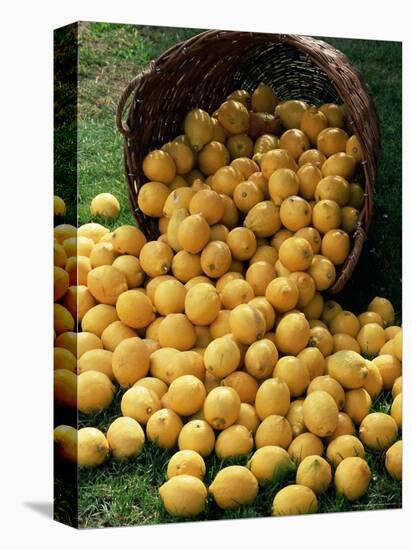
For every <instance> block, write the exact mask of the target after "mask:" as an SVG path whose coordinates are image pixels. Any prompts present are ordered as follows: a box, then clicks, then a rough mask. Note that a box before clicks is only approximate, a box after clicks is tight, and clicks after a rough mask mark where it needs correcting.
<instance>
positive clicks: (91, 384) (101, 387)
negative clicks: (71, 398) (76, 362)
mask: <svg viewBox="0 0 412 550" xmlns="http://www.w3.org/2000/svg"><path fill="white" fill-rule="evenodd" d="M114 392H115V388H114V386H113V384H112V382H111V380H110V378H109V377H108V376H106V375H105V374H103V373H102V372H99V371H93V370H88V371H84V372H82V373H81V374H79V376H78V377H77V406H78V409H79V411H80V412H82V413H84V414H92V413H96V412H99V411H102V410H103V409H106V408H107V407H108V406H109V405H110V404H111V402H112V401H113V396H114Z"/></svg>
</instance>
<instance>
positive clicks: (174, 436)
mask: <svg viewBox="0 0 412 550" xmlns="http://www.w3.org/2000/svg"><path fill="white" fill-rule="evenodd" d="M182 427H183V422H182V420H181V418H180V416H179V415H178V414H176V413H175V412H174V411H173V410H171V409H160V410H158V411H156V412H155V413H154V414H152V416H151V417H150V418H149V420H148V421H147V425H146V435H147V439H148V440H149V441H153V443H155V444H156V445H157V446H158V447H159V448H160V449H172V448H173V447H175V446H176V444H177V440H178V437H179V434H180V430H181V429H182Z"/></svg>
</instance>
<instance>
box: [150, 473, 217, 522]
mask: <svg viewBox="0 0 412 550" xmlns="http://www.w3.org/2000/svg"><path fill="white" fill-rule="evenodd" d="M159 494H160V498H161V499H162V502H163V506H164V507H165V509H166V511H167V512H168V513H169V514H171V515H172V516H177V517H193V516H197V515H199V514H201V513H202V512H203V511H204V509H205V506H206V499H207V489H206V487H205V485H204V483H203V482H202V481H201V480H200V479H199V478H198V477H195V476H191V475H186V474H183V475H180V476H174V477H172V478H171V479H169V480H168V481H166V483H164V484H163V485H162V486H161V487H160V488H159Z"/></svg>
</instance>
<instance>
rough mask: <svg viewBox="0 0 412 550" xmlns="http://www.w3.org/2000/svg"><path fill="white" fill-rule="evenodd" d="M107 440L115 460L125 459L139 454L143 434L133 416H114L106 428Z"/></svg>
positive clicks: (143, 438)
mask: <svg viewBox="0 0 412 550" xmlns="http://www.w3.org/2000/svg"><path fill="white" fill-rule="evenodd" d="M106 438H107V441H108V443H109V448H110V452H111V454H112V455H113V456H114V458H116V459H117V460H126V459H129V458H132V457H135V456H137V455H139V454H140V453H141V451H142V449H143V445H144V442H145V435H144V431H143V429H142V427H141V426H140V424H139V423H138V422H136V420H134V418H130V417H128V416H121V417H119V418H116V420H114V421H113V422H112V423H111V424H110V426H109V429H108V430H107V434H106Z"/></svg>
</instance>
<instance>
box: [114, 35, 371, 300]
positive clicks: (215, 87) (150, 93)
mask: <svg viewBox="0 0 412 550" xmlns="http://www.w3.org/2000/svg"><path fill="white" fill-rule="evenodd" d="M260 82H265V83H266V84H270V85H272V86H273V87H274V89H275V90H276V93H277V95H278V97H279V98H280V99H281V100H282V99H303V100H306V101H308V102H310V103H313V104H315V105H320V104H321V103H326V102H338V103H341V102H343V103H345V105H346V108H347V114H348V119H349V125H350V127H351V129H352V131H353V132H355V133H356V134H357V135H358V137H359V140H360V143H361V146H362V149H363V152H364V158H365V160H364V161H363V163H362V167H361V170H360V172H361V173H360V174H358V176H359V177H360V178H361V179H362V183H363V185H364V189H365V204H364V208H363V210H362V212H361V215H360V220H359V223H358V227H357V229H356V231H355V233H354V235H353V246H352V250H351V252H350V254H349V256H348V258H347V260H346V262H345V264H344V265H343V266H342V267H341V269H340V270H339V272H338V276H337V279H336V282H335V284H334V285H333V286H332V287H331V288H330V289H329V292H330V293H332V294H335V293H337V292H339V291H340V290H341V289H342V288H343V287H344V286H345V284H346V283H347V281H348V280H349V279H350V277H351V275H352V273H353V271H354V269H355V266H356V264H357V261H358V259H359V256H360V254H361V251H362V247H363V244H364V242H365V240H366V234H367V231H368V228H369V224H370V219H371V214H372V198H373V186H374V182H375V178H376V171H377V164H378V158H379V149H380V132H379V125H378V120H377V116H376V111H375V108H374V105H373V101H372V99H371V97H370V95H369V93H368V91H367V86H366V84H365V82H364V80H363V79H362V77H361V75H360V74H359V72H358V71H357V70H356V69H355V68H354V67H353V66H352V65H351V64H350V62H349V60H348V59H347V58H346V56H344V55H343V54H342V53H341V52H339V51H338V50H336V49H335V48H333V47H332V46H330V45H329V44H327V43H325V42H323V41H321V40H316V39H314V38H310V37H306V36H297V35H287V34H264V33H254V32H235V31H216V30H213V31H206V32H203V33H201V34H198V35H196V36H194V37H192V38H190V39H189V40H187V41H185V42H181V43H179V44H176V45H175V46H173V47H172V48H170V49H169V50H167V51H166V52H165V53H163V54H162V55H161V56H160V57H159V58H158V59H156V60H155V61H152V62H151V63H150V66H149V68H148V69H147V70H146V71H144V72H142V73H140V74H139V75H137V76H136V78H134V79H133V80H132V81H131V82H130V84H129V85H128V86H127V87H126V89H125V90H124V92H123V94H122V96H121V98H120V100H119V104H118V108H117V116H116V123H117V127H118V129H119V131H120V132H121V133H122V134H123V136H124V138H125V140H124V163H125V175H126V182H127V186H128V193H129V197H130V201H131V205H132V209H133V213H134V215H135V218H136V221H137V223H138V225H139V227H140V228H141V229H142V231H144V233H145V234H146V236H147V237H148V238H149V239H156V238H157V237H158V226H157V219H153V218H149V217H147V216H145V215H144V214H143V213H142V212H141V211H140V210H139V208H138V205H137V194H138V190H139V187H140V186H141V185H142V184H143V183H144V182H145V176H144V174H143V171H142V161H143V158H144V157H145V155H146V154H147V153H148V152H149V151H150V150H152V149H155V148H157V147H159V146H161V145H163V144H164V143H165V142H167V141H169V140H170V139H172V138H173V137H175V136H177V135H178V134H180V133H181V131H182V123H183V119H184V117H185V115H186V113H187V112H188V111H189V110H190V109H191V108H194V107H200V108H202V109H205V110H206V111H208V112H213V111H214V110H215V109H216V108H217V107H218V106H219V105H220V103H221V102H222V101H224V99H225V98H226V96H227V95H228V94H229V93H230V92H232V91H233V90H235V89H238V88H245V89H247V90H253V89H254V88H255V87H256V86H257V85H258V84H259V83H260ZM129 98H131V101H130V105H129V107H128V113H127V118H126V120H125V121H124V120H123V118H124V111H125V110H126V106H127V105H128V104H129V101H128V100H129Z"/></svg>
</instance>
